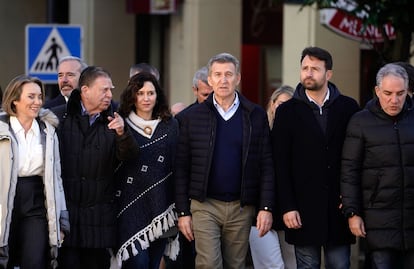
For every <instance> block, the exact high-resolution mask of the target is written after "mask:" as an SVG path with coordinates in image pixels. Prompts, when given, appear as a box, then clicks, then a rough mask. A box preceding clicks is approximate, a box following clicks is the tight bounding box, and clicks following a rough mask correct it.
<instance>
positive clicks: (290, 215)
mask: <svg viewBox="0 0 414 269" xmlns="http://www.w3.org/2000/svg"><path fill="white" fill-rule="evenodd" d="M283 222H284V223H285V225H286V227H288V228H289V229H299V228H302V220H301V219H300V214H299V211H297V210H294V211H289V212H287V213H285V214H283Z"/></svg>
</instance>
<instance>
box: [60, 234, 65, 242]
mask: <svg viewBox="0 0 414 269" xmlns="http://www.w3.org/2000/svg"><path fill="white" fill-rule="evenodd" d="M64 239H65V233H64V232H62V231H60V242H62V243H63V240H64Z"/></svg>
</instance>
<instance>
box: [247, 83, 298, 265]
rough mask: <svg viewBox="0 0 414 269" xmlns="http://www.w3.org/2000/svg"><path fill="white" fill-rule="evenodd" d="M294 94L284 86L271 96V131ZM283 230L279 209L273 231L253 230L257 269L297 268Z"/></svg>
mask: <svg viewBox="0 0 414 269" xmlns="http://www.w3.org/2000/svg"><path fill="white" fill-rule="evenodd" d="M293 93H294V89H293V88H292V87H290V86H287V85H284V86H281V87H280V88H278V89H276V90H275V91H274V92H273V93H272V95H271V96H270V98H269V102H268V103H267V107H266V111H267V117H268V120H269V126H270V129H272V127H273V121H274V118H275V113H276V109H277V107H278V106H279V105H281V104H283V103H284V102H286V101H288V100H289V99H291V98H292V96H293ZM275 204H276V205H277V203H275ZM283 228H284V224H283V223H282V218H281V216H280V215H279V212H278V210H277V209H274V210H273V225H272V229H271V230H270V231H269V232H268V233H267V234H266V235H265V236H263V237H259V235H258V232H257V229H256V227H252V228H251V230H250V236H249V243H250V252H251V255H252V260H253V265H254V268H255V269H268V268H272V269H284V268H285V269H293V268H296V260H295V253H294V248H293V246H292V245H289V244H288V243H286V242H285V236H284V231H283Z"/></svg>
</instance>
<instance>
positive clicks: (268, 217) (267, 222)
mask: <svg viewBox="0 0 414 269" xmlns="http://www.w3.org/2000/svg"><path fill="white" fill-rule="evenodd" d="M272 223H273V216H272V213H271V212H269V211H266V210H260V211H259V214H257V221H256V229H257V230H258V231H259V237H262V236H264V235H265V234H266V233H267V232H268V231H269V230H270V229H271V228H272Z"/></svg>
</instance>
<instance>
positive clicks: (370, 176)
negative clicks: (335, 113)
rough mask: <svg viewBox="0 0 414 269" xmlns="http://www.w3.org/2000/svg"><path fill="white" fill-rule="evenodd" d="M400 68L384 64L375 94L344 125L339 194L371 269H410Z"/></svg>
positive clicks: (412, 159)
mask: <svg viewBox="0 0 414 269" xmlns="http://www.w3.org/2000/svg"><path fill="white" fill-rule="evenodd" d="M408 81H409V78H408V76H407V73H406V71H405V70H404V68H403V67H401V66H398V65H396V64H387V65H385V66H384V67H382V68H381V69H380V70H379V71H378V74H377V86H376V87H375V94H376V96H375V97H374V98H373V99H372V100H371V101H369V102H368V104H367V105H366V107H365V109H364V110H362V111H361V112H358V113H357V114H355V115H354V116H353V117H352V118H351V120H350V122H349V125H348V129H347V133H346V138H345V144H344V150H343V154H342V169H341V194H342V197H343V211H344V212H345V215H346V216H347V217H348V223H349V228H350V229H351V232H352V233H353V234H354V235H356V236H358V237H363V238H366V242H367V248H368V250H369V252H370V257H371V261H372V268H401V269H403V268H404V269H409V268H414V110H413V104H412V99H411V98H410V97H409V96H408V95H407V94H408V91H407V90H408Z"/></svg>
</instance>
